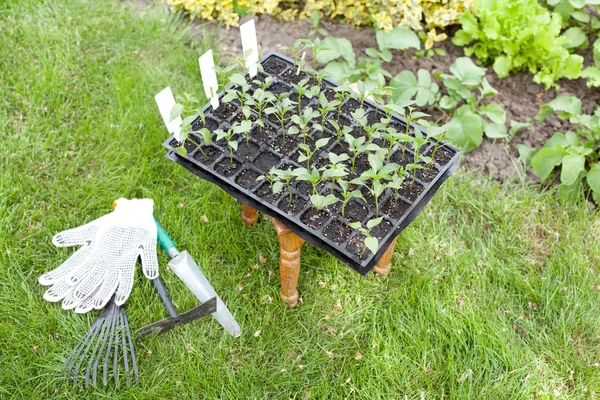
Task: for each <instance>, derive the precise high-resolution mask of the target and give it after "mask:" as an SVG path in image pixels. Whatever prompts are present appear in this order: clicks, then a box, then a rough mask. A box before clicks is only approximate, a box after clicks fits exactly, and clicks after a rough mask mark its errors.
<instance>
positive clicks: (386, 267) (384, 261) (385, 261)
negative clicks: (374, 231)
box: [373, 238, 398, 276]
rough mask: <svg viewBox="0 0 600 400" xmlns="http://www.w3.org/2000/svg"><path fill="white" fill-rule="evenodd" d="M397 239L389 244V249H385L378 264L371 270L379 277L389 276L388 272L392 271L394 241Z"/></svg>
mask: <svg viewBox="0 0 600 400" xmlns="http://www.w3.org/2000/svg"><path fill="white" fill-rule="evenodd" d="M397 239H398V238H394V240H393V241H392V243H390V247H388V248H387V250H386V251H385V253H383V256H381V258H380V259H379V262H378V263H377V265H376V266H375V268H373V271H375V273H377V274H379V275H386V276H387V275H389V274H390V270H391V269H392V256H393V255H394V248H396V240H397Z"/></svg>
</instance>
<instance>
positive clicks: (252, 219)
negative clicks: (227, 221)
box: [242, 204, 258, 226]
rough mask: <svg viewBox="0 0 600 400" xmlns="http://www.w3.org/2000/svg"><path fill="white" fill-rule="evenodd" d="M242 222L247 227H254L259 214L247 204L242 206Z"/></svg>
mask: <svg viewBox="0 0 600 400" xmlns="http://www.w3.org/2000/svg"><path fill="white" fill-rule="evenodd" d="M242 221H244V223H245V224H246V226H251V225H254V224H255V223H256V222H257V221H258V212H257V211H256V210H255V209H254V208H252V207H249V206H247V205H245V204H242Z"/></svg>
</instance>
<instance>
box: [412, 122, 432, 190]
mask: <svg viewBox="0 0 600 400" xmlns="http://www.w3.org/2000/svg"><path fill="white" fill-rule="evenodd" d="M427 143H429V141H428V140H427V139H426V138H425V137H423V134H422V133H421V131H420V130H419V129H415V137H414V138H413V139H412V146H413V151H414V152H415V155H414V159H413V165H417V166H419V168H422V166H421V165H420V164H419V151H420V150H421V148H422V147H423V146H424V145H425V144H427ZM421 159H422V160H423V161H425V162H426V163H427V162H429V161H430V158H429V157H424V156H421ZM407 167H408V166H407ZM417 169H418V168H414V174H413V182H414V180H415V177H416V175H417Z"/></svg>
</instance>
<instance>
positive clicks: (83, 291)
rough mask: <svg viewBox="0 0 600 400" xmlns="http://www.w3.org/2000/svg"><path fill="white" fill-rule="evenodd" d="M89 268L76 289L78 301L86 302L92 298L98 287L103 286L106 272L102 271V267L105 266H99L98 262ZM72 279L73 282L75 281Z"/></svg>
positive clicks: (91, 264) (75, 293)
mask: <svg viewBox="0 0 600 400" xmlns="http://www.w3.org/2000/svg"><path fill="white" fill-rule="evenodd" d="M88 266H89V268H88V269H87V273H86V274H85V276H83V277H82V279H81V282H80V283H79V284H78V285H77V287H76V288H75V292H74V295H75V298H76V299H78V300H84V299H86V298H88V297H90V296H91V294H92V293H94V291H96V289H98V287H100V285H101V284H102V280H103V278H104V275H105V274H106V271H102V268H101V267H104V265H103V264H102V265H101V264H99V263H98V262H93V263H90V264H88ZM73 277H74V276H72V277H71V281H72V280H73Z"/></svg>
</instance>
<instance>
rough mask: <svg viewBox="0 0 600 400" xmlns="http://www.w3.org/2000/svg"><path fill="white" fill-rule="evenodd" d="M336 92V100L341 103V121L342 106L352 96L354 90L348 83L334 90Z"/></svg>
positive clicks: (338, 108)
mask: <svg viewBox="0 0 600 400" xmlns="http://www.w3.org/2000/svg"><path fill="white" fill-rule="evenodd" d="M333 90H334V91H335V98H336V99H337V100H338V101H339V103H338V106H337V115H338V116H337V119H338V120H339V119H340V114H341V112H342V105H343V103H344V101H345V100H346V99H347V98H349V97H351V96H352V93H353V92H352V89H351V88H350V86H348V84H347V83H343V84H341V85H340V86H337V87H335V88H333Z"/></svg>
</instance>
